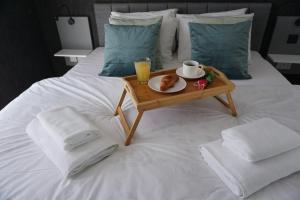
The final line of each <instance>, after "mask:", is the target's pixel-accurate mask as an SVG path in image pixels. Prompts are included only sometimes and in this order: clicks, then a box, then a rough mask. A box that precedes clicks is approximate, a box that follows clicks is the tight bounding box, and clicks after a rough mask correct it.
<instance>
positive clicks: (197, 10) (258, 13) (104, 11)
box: [94, 2, 271, 51]
mask: <svg viewBox="0 0 300 200" xmlns="http://www.w3.org/2000/svg"><path fill="white" fill-rule="evenodd" d="M168 8H177V9H178V13H181V14H201V13H206V12H218V11H226V10H233V9H239V8H248V10H249V12H250V13H255V15H254V21H253V26H252V40H251V42H252V43H251V47H252V49H253V50H256V51H259V50H260V47H261V43H262V40H263V36H264V33H265V30H266V26H267V22H268V18H269V14H270V10H271V3H203V2H202V3H96V4H94V9H95V17H96V22H97V32H98V37H99V38H98V39H99V44H100V46H104V28H103V25H104V24H106V23H108V18H109V15H110V12H111V11H118V12H145V11H155V10H164V9H168Z"/></svg>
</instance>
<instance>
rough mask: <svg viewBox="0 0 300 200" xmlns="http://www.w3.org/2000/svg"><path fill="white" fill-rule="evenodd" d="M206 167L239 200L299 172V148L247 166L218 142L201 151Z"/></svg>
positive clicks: (247, 163)
mask: <svg viewBox="0 0 300 200" xmlns="http://www.w3.org/2000/svg"><path fill="white" fill-rule="evenodd" d="M200 151H201V154H202V156H203V158H204V160H205V161H206V162H207V164H208V166H209V167H210V168H211V169H213V171H214V172H215V173H216V174H217V175H218V176H219V178H220V179H221V180H222V181H223V182H224V183H225V185H227V187H228V188H229V189H230V190H231V191H232V192H233V193H234V194H236V195H237V196H239V197H241V198H245V197H248V196H249V195H251V194H253V193H255V192H257V191H258V190H260V189H262V188H263V187H265V186H267V185H269V184H270V183H272V182H274V181H276V180H279V179H281V178H284V177H286V176H289V175H291V174H293V173H295V172H297V171H299V170H300V148H296V149H294V150H291V151H288V152H286V153H283V154H280V155H278V156H274V157H271V158H269V159H265V160H262V161H259V162H255V163H253V162H247V161H245V160H243V159H241V158H239V157H238V156H236V154H234V153H232V152H231V151H230V150H229V149H227V148H225V147H224V146H223V145H222V141H221V140H217V141H214V142H211V143H208V144H205V145H202V146H201V148H200Z"/></svg>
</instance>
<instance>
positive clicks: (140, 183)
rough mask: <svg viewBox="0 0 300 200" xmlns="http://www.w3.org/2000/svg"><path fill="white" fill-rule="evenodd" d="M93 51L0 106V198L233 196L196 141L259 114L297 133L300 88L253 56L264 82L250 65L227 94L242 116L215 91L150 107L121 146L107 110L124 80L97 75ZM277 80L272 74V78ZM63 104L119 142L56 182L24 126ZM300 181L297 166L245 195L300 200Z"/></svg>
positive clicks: (163, 199) (209, 198) (128, 112)
mask: <svg viewBox="0 0 300 200" xmlns="http://www.w3.org/2000/svg"><path fill="white" fill-rule="evenodd" d="M96 52H97V51H96ZM98 52H99V50H98ZM93 55H94V56H95V55H98V54H96V53H95V52H94V54H93ZM93 55H92V56H93ZM257 55H258V54H257ZM94 58H95V57H90V58H89V60H82V62H81V63H80V64H79V65H77V66H76V67H75V68H73V69H72V70H71V71H70V72H69V73H67V74H66V75H65V76H64V77H60V78H51V79H46V80H43V81H40V82H38V83H35V84H34V85H33V86H32V87H30V88H29V89H28V90H26V91H25V92H24V93H23V94H21V95H20V96H19V97H18V98H16V99H15V100H14V101H13V102H11V103H10V104H9V105H8V106H7V107H5V108H4V109H3V110H2V111H1V112H0V127H1V128H0V199H1V200H2V199H62V200H64V199H78V200H81V199H101V200H106V199H107V200H114V199H139V200H140V199H142V200H143V199H151V200H152V199H155V200H160V199H161V200H168V199H170V200H174V199H200V200H202V199H206V200H219V199H222V200H223V199H225V200H226V199H228V200H229V199H230V200H232V199H238V197H236V196H235V195H234V194H233V193H232V192H231V191H230V190H229V189H228V188H227V187H226V186H225V185H224V184H223V182H222V181H221V180H220V179H219V178H218V177H217V175H216V174H215V173H214V172H213V171H212V170H211V169H210V168H209V167H208V166H207V164H206V163H205V162H204V160H203V159H202V157H201V155H200V153H199V150H198V147H199V144H204V143H206V142H209V141H213V140H216V139H219V138H220V137H221V134H220V133H221V130H223V129H225V128H229V127H233V126H236V125H238V124H242V123H245V122H249V121H252V120H254V119H259V118H262V117H269V118H272V119H274V120H276V121H278V122H280V123H282V124H283V125H286V126H288V127H290V128H292V129H293V130H295V131H297V132H300V124H299V120H300V104H299V102H300V90H299V89H298V88H296V87H295V86H292V85H290V84H288V82H287V81H286V80H285V79H284V78H283V77H282V76H281V75H280V74H279V73H278V72H276V71H275V70H274V69H273V68H272V67H271V66H270V65H268V64H267V63H265V61H263V60H262V58H261V57H260V56H259V55H258V57H257V58H255V59H254V60H253V63H254V64H255V63H256V64H258V65H262V66H263V67H262V68H261V69H259V70H260V71H261V72H262V71H268V72H270V73H268V74H265V75H264V76H265V79H260V78H259V77H263V75H262V74H260V73H258V74H257V75H255V73H256V72H253V73H252V75H253V76H254V79H253V80H251V81H249V82H248V81H245V82H242V83H239V82H236V84H237V88H236V90H235V91H234V93H233V98H234V100H235V103H236V106H237V110H238V113H239V116H238V117H237V118H234V117H232V116H231V115H230V114H229V112H228V110H226V109H225V108H224V107H223V106H222V105H221V104H220V103H219V102H218V101H216V100H215V99H212V98H209V99H204V100H201V101H193V102H190V103H188V104H182V105H177V106H172V107H167V108H163V109H157V110H152V111H147V112H145V113H144V116H143V118H142V120H141V122H140V124H139V126H138V128H137V132H136V134H135V136H134V138H133V140H132V144H131V145H130V146H127V147H124V146H123V139H124V138H123V137H124V132H123V130H122V128H121V127H120V124H119V121H118V119H117V118H116V117H114V116H113V113H114V108H115V106H116V104H117V102H118V99H119V95H120V93H121V91H122V87H121V86H122V84H121V81H120V79H118V78H108V77H98V76H97V72H98V71H99V66H97V65H98V63H97V65H95V63H93V62H90V61H91V60H93V59H94ZM89 62H90V63H89ZM261 63H263V64H261ZM99 65H100V64H99ZM252 67H253V66H252ZM256 67H257V66H256ZM250 69H251V70H254V71H255V70H256V68H255V67H253V68H251V67H250ZM272 73H273V74H275V75H274V76H272ZM269 76H271V77H269ZM256 77H257V79H256V83H255V78H256ZM274 77H278V78H277V79H276V81H274ZM247 82H248V83H249V84H247ZM262 82H264V84H259V83H262ZM64 105H70V106H74V107H76V109H78V110H79V111H80V112H81V113H84V114H85V116H86V117H87V118H88V119H90V120H92V121H94V122H95V124H96V125H98V126H99V127H101V128H102V129H104V130H106V132H107V133H109V134H110V138H111V139H112V140H114V141H115V142H116V143H119V144H120V145H121V147H120V149H119V151H117V152H116V153H114V154H113V155H112V156H111V157H109V158H107V159H106V160H105V161H104V162H100V163H98V164H96V165H94V166H93V167H91V168H89V169H87V170H86V171H85V172H83V173H81V174H79V175H78V176H76V177H75V178H73V179H62V178H61V175H60V172H59V171H58V170H57V168H56V167H55V166H54V165H53V164H52V162H51V161H50V160H49V159H48V158H47V157H46V156H45V155H44V154H43V152H42V151H41V150H40V149H39V147H37V146H36V145H35V144H34V143H33V141H31V139H30V138H29V137H28V136H27V134H26V132H25V128H26V125H27V124H28V123H29V122H30V121H31V120H32V119H33V118H34V117H35V116H36V114H37V113H39V112H40V111H43V110H47V109H50V108H52V107H58V106H64ZM124 109H125V110H126V115H127V116H128V117H129V118H130V119H132V118H133V117H134V116H135V112H134V109H133V107H132V104H131V103H130V100H129V99H128V98H127V99H126V100H125V106H124ZM299 188H300V173H296V174H293V175H291V176H289V177H287V178H284V179H282V180H279V181H277V182H275V183H273V184H271V185H269V186H267V187H265V188H263V189H262V190H260V191H259V192H257V193H254V194H253V195H251V196H250V197H249V199H259V200H268V199H272V200H277V199H278V200H282V199H292V200H293V199H295V200H299V199H300V190H299Z"/></svg>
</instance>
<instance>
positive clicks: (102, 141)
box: [26, 119, 118, 177]
mask: <svg viewBox="0 0 300 200" xmlns="http://www.w3.org/2000/svg"><path fill="white" fill-rule="evenodd" d="M26 132H27V133H28V135H29V136H30V137H31V138H32V140H33V141H34V142H35V143H36V144H37V145H38V146H39V147H40V148H41V149H42V151H43V152H44V153H45V154H46V155H47V156H48V158H49V159H50V160H51V161H52V162H53V163H54V164H55V165H56V166H57V168H58V169H59V170H60V171H61V173H62V174H63V176H65V177H70V176H72V175H74V174H77V173H79V172H81V171H82V170H84V169H85V168H87V167H89V166H91V165H93V164H95V163H97V162H99V161H101V160H103V159H104V158H105V157H107V156H109V155H111V154H112V153H113V152H114V151H115V150H116V149H117V148H118V145H117V144H115V143H114V142H113V141H112V140H110V139H109V138H108V137H104V136H103V137H101V138H98V139H95V140H94V141H93V142H90V143H87V144H84V145H81V146H80V147H78V148H76V149H74V151H71V152H68V151H65V150H63V149H61V148H57V147H58V145H57V144H56V143H55V142H54V140H53V139H52V138H51V137H50V136H49V134H48V133H46V130H45V129H44V128H43V126H42V125H41V124H40V122H39V121H38V120H37V119H34V120H33V121H32V122H31V123H30V124H29V125H28V126H27V128H26Z"/></svg>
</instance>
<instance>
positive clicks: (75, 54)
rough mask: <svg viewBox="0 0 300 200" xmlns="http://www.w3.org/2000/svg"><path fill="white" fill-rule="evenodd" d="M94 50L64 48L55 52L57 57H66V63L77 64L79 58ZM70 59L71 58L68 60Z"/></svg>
mask: <svg viewBox="0 0 300 200" xmlns="http://www.w3.org/2000/svg"><path fill="white" fill-rule="evenodd" d="M91 51H92V50H83V49H82V50H81V49H62V50H60V51H59V52H57V53H55V54H54V56H55V57H65V58H67V59H66V63H67V65H69V66H72V65H74V64H76V63H77V62H78V61H79V59H81V58H85V57H87V56H88V55H89V54H90V53H91ZM68 59H69V60H68Z"/></svg>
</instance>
